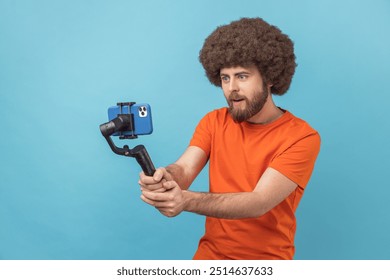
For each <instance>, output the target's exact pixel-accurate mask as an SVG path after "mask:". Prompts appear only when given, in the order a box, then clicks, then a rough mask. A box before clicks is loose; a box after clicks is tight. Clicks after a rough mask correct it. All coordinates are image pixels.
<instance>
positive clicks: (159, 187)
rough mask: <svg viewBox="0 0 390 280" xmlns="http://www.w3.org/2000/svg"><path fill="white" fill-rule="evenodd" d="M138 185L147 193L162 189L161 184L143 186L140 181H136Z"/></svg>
mask: <svg viewBox="0 0 390 280" xmlns="http://www.w3.org/2000/svg"><path fill="white" fill-rule="evenodd" d="M138 184H139V185H140V187H141V190H142V189H145V190H148V191H156V190H159V189H164V187H163V186H162V184H161V183H158V184H144V183H143V182H142V181H141V180H139V181H138Z"/></svg>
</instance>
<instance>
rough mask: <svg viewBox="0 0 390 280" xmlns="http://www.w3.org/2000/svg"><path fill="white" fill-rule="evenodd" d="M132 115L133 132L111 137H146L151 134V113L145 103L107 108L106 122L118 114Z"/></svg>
mask: <svg viewBox="0 0 390 280" xmlns="http://www.w3.org/2000/svg"><path fill="white" fill-rule="evenodd" d="M129 108H130V113H131V114H133V120H134V131H133V132H132V131H124V132H122V133H115V134H113V136H119V135H120V134H122V135H146V134H151V133H152V132H153V124H152V111H151V109H150V105H149V104H147V103H140V104H137V103H136V104H133V105H132V106H112V107H110V108H108V120H109V121H111V120H112V119H114V118H116V117H117V116H118V115H119V114H129Z"/></svg>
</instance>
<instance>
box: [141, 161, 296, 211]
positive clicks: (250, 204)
mask: <svg viewBox="0 0 390 280" xmlns="http://www.w3.org/2000/svg"><path fill="white" fill-rule="evenodd" d="M163 186H164V187H165V188H166V189H168V191H166V192H164V193H153V192H150V191H147V190H144V191H143V192H142V196H141V198H142V200H144V201H145V202H146V203H148V204H150V205H153V206H154V207H156V208H157V209H158V210H159V211H160V212H161V213H162V214H164V215H166V216H168V217H173V216H176V215H178V214H180V213H181V212H182V211H188V212H193V213H198V214H201V215H205V216H210V217H215V218H222V219H240V218H254V217H259V216H261V215H263V214H265V213H267V212H268V211H269V210H271V209H272V208H274V207H275V206H276V205H278V204H279V203H280V202H282V201H283V200H284V199H286V198H287V197H288V196H289V195H290V194H291V193H292V192H293V191H294V190H295V188H296V187H297V184H296V183H294V182H293V181H291V180H290V179H289V178H287V177H286V176H284V175H283V174H281V173H280V172H278V171H277V170H275V169H273V168H268V169H267V170H266V171H265V172H264V174H263V176H261V178H260V180H259V182H258V183H257V185H256V188H255V189H254V190H253V192H242V193H199V192H190V191H185V190H184V191H183V190H181V189H180V187H179V185H178V184H177V182H175V181H167V182H164V183H163Z"/></svg>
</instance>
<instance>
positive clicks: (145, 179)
mask: <svg viewBox="0 0 390 280" xmlns="http://www.w3.org/2000/svg"><path fill="white" fill-rule="evenodd" d="M161 169H162V168H159V169H157V170H156V172H154V174H153V176H147V175H145V173H144V172H141V173H140V174H139V178H140V181H141V182H142V183H143V184H146V185H151V184H156V183H159V182H160V181H161V179H162V178H163V173H164V172H163V171H162V170H161Z"/></svg>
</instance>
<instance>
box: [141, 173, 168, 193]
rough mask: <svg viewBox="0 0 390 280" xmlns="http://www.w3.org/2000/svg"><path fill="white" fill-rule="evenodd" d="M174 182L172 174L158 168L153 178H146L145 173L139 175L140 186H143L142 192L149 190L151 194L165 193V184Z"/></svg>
mask: <svg viewBox="0 0 390 280" xmlns="http://www.w3.org/2000/svg"><path fill="white" fill-rule="evenodd" d="M169 180H172V176H171V174H169V172H168V171H167V170H166V169H165V168H164V167H160V168H158V169H157V170H156V171H155V172H154V174H153V176H146V175H145V173H144V172H141V173H140V174H139V181H138V184H139V185H140V186H141V190H142V189H144V190H148V191H151V192H165V190H166V189H165V188H164V187H163V183H164V182H166V181H169Z"/></svg>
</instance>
